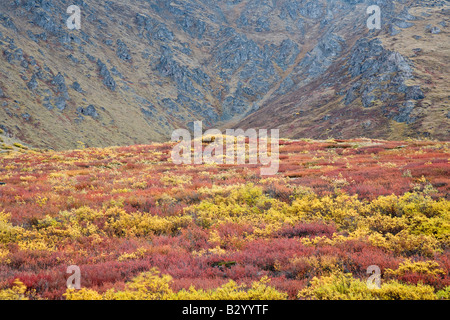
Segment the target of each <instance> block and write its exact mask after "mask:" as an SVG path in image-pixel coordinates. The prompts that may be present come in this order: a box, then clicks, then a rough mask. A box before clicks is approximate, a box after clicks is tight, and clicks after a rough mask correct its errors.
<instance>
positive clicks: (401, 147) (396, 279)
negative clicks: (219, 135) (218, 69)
mask: <svg viewBox="0 0 450 320" xmlns="http://www.w3.org/2000/svg"><path fill="white" fill-rule="evenodd" d="M209 143H210V142H208V141H204V142H203V147H204V148H206V147H207V145H208V144H209ZM80 146H82V144H80ZM174 146H175V143H173V142H172V143H159V144H151V145H135V146H128V147H109V148H103V149H97V148H88V149H86V148H80V149H79V150H72V151H61V152H55V151H41V150H34V149H31V148H29V149H23V148H12V149H11V150H9V149H8V150H4V152H3V153H1V154H0V181H1V182H2V185H0V299H239V300H242V299H449V297H450V276H449V269H450V202H449V177H450V174H449V171H450V164H449V143H448V142H433V141H419V140H409V141H399V142H394V141H389V142H388V141H382V140H369V139H354V140H334V139H329V140H324V141H310V140H281V141H280V148H279V153H280V167H279V171H278V173H277V174H276V175H274V176H271V177H267V176H261V175H260V166H261V165H260V164H255V165H251V164H246V165H230V164H199V165H197V164H189V165H175V164H174V163H173V162H172V161H171V150H172V149H173V147H174ZM70 265H77V266H79V268H80V270H81V287H82V288H81V290H75V289H67V285H66V280H67V278H68V277H69V275H68V274H67V273H66V269H67V267H68V266H70ZM371 265H376V266H378V267H379V268H380V270H381V289H369V287H368V286H367V285H366V281H367V278H368V277H369V275H368V274H367V273H366V271H367V268H368V267H369V266H371Z"/></svg>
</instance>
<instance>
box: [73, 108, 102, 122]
mask: <svg viewBox="0 0 450 320" xmlns="http://www.w3.org/2000/svg"><path fill="white" fill-rule="evenodd" d="M77 112H78V113H79V114H80V115H83V116H87V117H92V118H93V119H98V118H99V117H100V115H99V114H98V113H97V109H96V108H95V106H93V105H92V104H90V105H88V106H87V107H85V108H83V107H78V108H77Z"/></svg>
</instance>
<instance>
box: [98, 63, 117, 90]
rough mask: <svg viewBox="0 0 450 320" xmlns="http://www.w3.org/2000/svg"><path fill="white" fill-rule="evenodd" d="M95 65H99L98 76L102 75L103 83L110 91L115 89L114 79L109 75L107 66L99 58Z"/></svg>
mask: <svg viewBox="0 0 450 320" xmlns="http://www.w3.org/2000/svg"><path fill="white" fill-rule="evenodd" d="M97 66H98V67H99V69H100V70H99V72H100V76H101V77H103V84H104V85H105V86H106V87H107V88H108V89H109V90H111V91H115V90H116V81H115V80H114V79H113V77H112V76H111V73H110V72H109V70H108V67H107V66H106V65H105V64H104V63H103V62H102V61H101V60H100V59H98V60H97Z"/></svg>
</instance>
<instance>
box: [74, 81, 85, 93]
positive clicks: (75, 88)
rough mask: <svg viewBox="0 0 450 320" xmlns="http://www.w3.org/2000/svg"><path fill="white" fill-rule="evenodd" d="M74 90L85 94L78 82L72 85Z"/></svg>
mask: <svg viewBox="0 0 450 320" xmlns="http://www.w3.org/2000/svg"><path fill="white" fill-rule="evenodd" d="M72 89H73V90H75V91H77V92H80V93H81V92H83V89H82V88H81V85H80V84H79V83H78V82H76V81H75V82H74V83H73V84H72Z"/></svg>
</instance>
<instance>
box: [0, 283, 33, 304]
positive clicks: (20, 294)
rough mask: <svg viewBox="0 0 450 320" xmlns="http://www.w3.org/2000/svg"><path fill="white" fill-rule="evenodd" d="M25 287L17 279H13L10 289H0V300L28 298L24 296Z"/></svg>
mask: <svg viewBox="0 0 450 320" xmlns="http://www.w3.org/2000/svg"><path fill="white" fill-rule="evenodd" d="M26 290H27V287H26V286H25V285H24V284H23V283H22V282H21V281H20V280H19V279H16V280H14V286H13V287H12V288H11V289H3V290H0V300H28V298H27V297H26V296H25V291H26Z"/></svg>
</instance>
